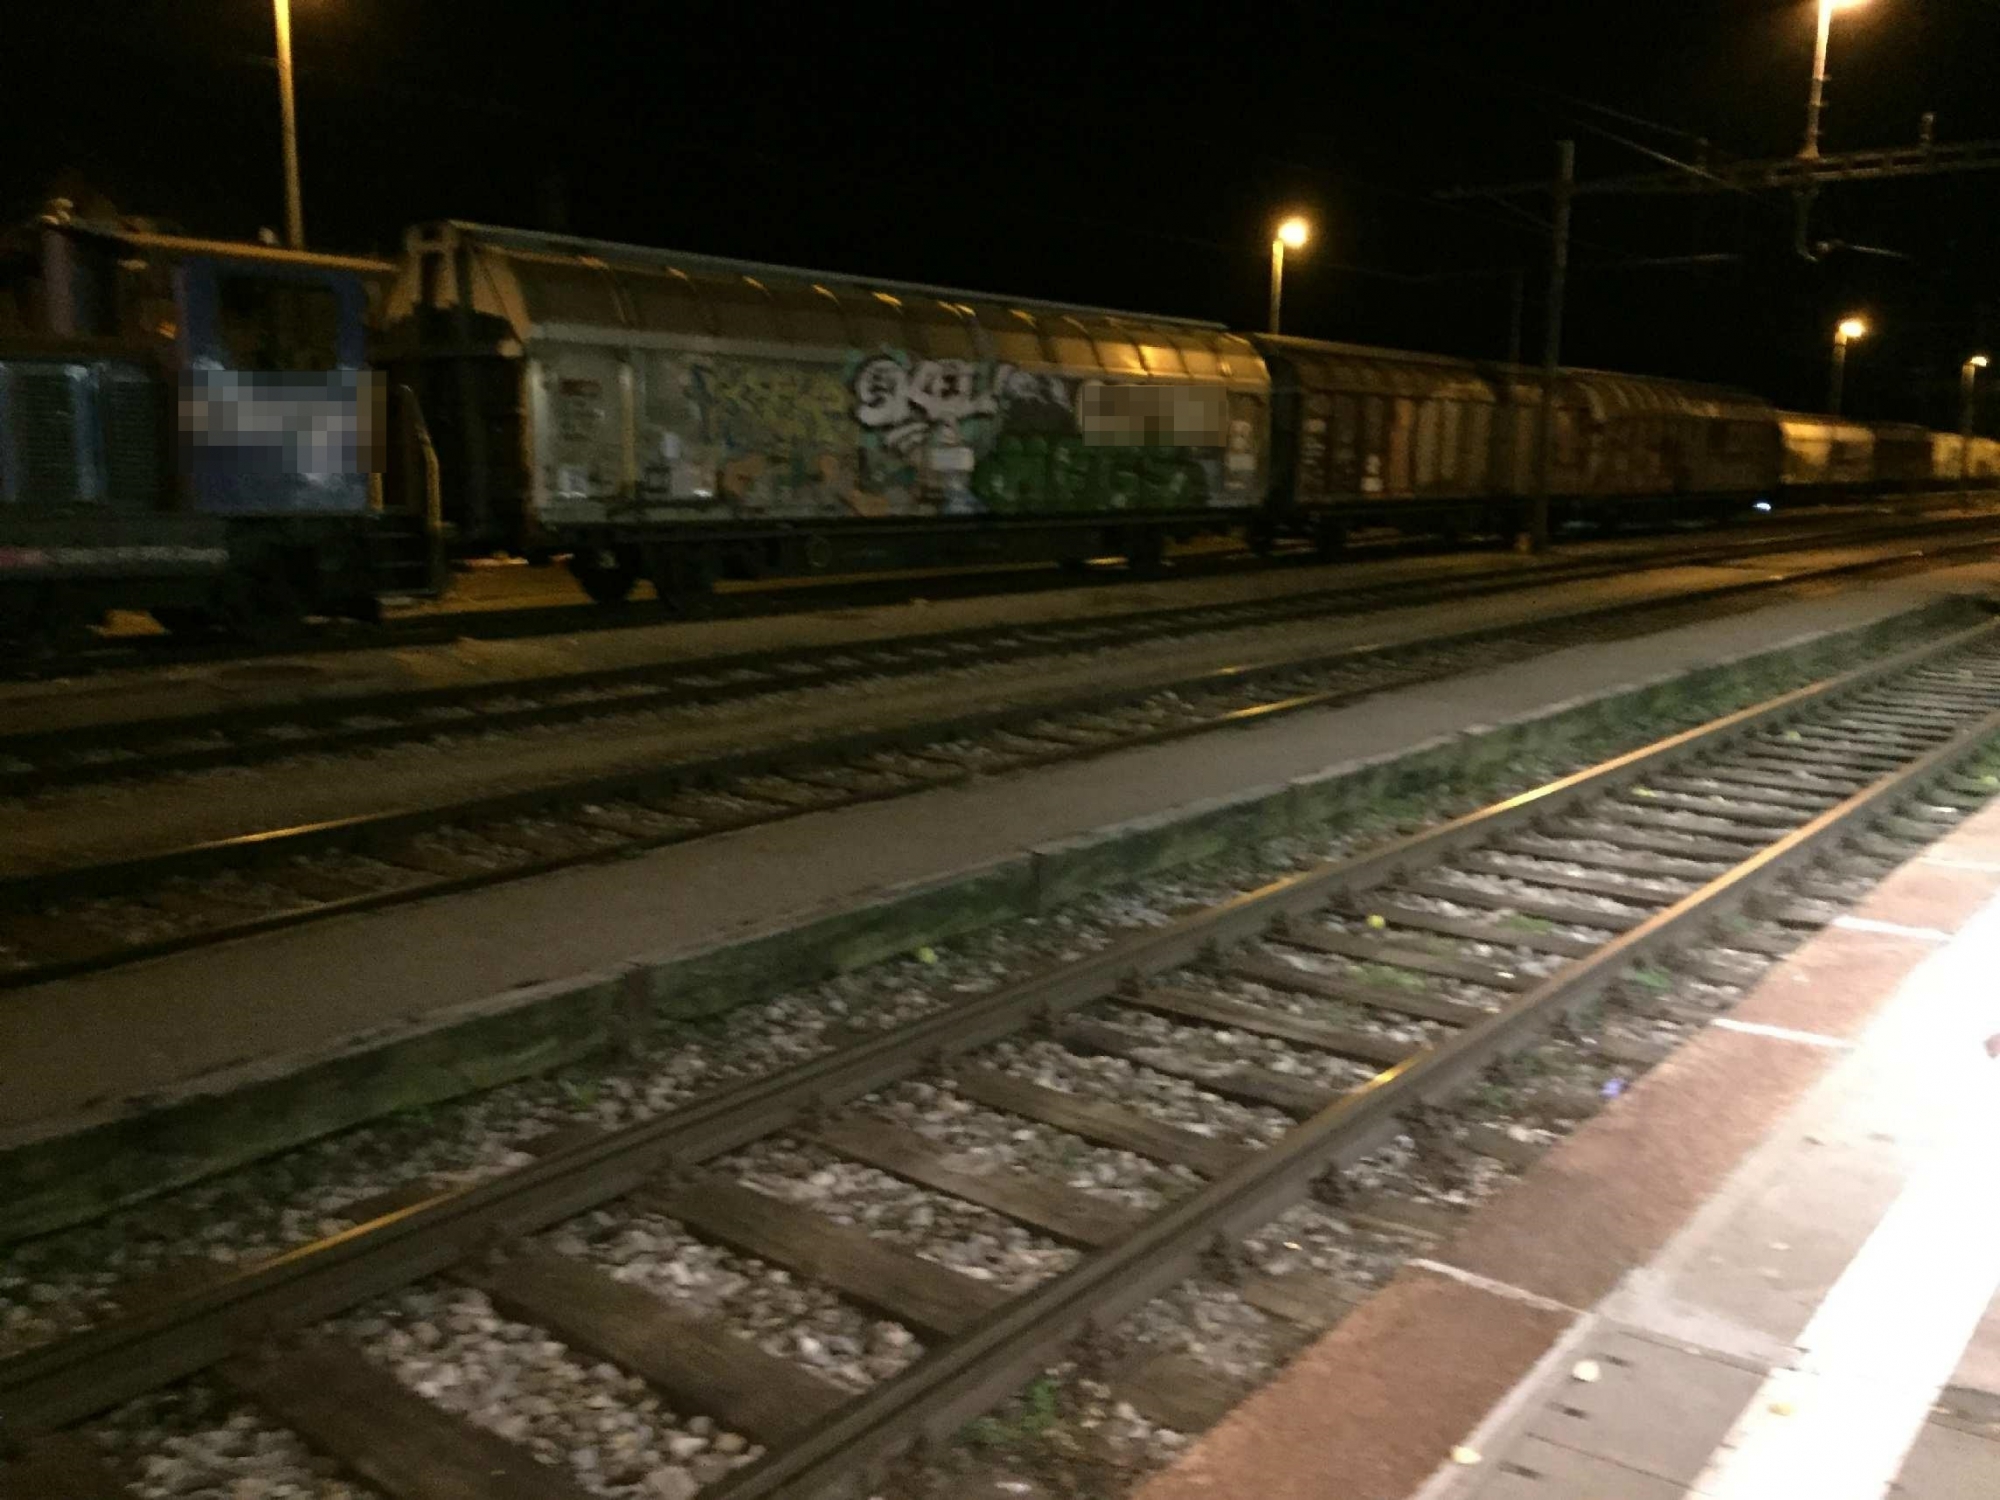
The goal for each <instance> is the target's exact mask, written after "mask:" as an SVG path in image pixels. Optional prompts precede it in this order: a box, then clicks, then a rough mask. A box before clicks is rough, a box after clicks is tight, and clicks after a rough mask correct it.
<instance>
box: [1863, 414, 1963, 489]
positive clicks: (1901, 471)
mask: <svg viewBox="0 0 2000 1500" xmlns="http://www.w3.org/2000/svg"><path fill="white" fill-rule="evenodd" d="M1869 429H1870V431H1872V432H1873V433H1874V434H1875V454H1874V471H1875V472H1874V480H1875V485H1876V487H1877V488H1878V489H1882V490H1918V489H1923V488H1925V487H1926V486H1928V485H1930V484H1931V483H1933V482H1934V481H1937V480H1940V479H1941V480H1942V482H1946V483H1949V482H1950V479H1951V478H1953V477H1956V476H1952V475H1946V476H1940V475H1938V474H1937V472H1936V467H1935V457H1936V455H1935V452H1934V445H1933V444H1932V442H1931V432H1930V430H1929V429H1928V428H1925V427H1918V426H1916V425H1915V424H1914V423H1910V422H1872V423H1870V424H1869Z"/></svg>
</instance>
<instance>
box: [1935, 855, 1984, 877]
mask: <svg viewBox="0 0 2000 1500" xmlns="http://www.w3.org/2000/svg"><path fill="white" fill-rule="evenodd" d="M1917 863H1918V864H1922V865H1936V866H1938V867H1939V868H1940V869H1945V870H1970V871H1972V872H1973V873H1974V874H1978V875H2000V862H1996V861H1994V860H1990V859H1959V858H1958V857H1957V856H1955V855H1951V854H1924V855H1919V856H1918V858H1917Z"/></svg>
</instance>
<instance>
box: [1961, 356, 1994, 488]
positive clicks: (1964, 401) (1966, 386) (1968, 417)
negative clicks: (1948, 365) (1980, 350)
mask: <svg viewBox="0 0 2000 1500" xmlns="http://www.w3.org/2000/svg"><path fill="white" fill-rule="evenodd" d="M1986 365H1987V359H1986V356H1985V355H1983V354H1975V355H1973V356H1972V358H1970V359H1968V360H1967V361H1966V362H1965V365H1964V367H1963V368H1962V369H1960V370H1959V372H1958V482H1959V483H1960V484H1961V485H1964V484H1966V483H1967V482H1968V481H1969V480H1970V479H1971V478H1972V405H1973V402H1974V401H1975V400H1977V399H1978V396H1979V391H1978V380H1979V372H1980V371H1981V370H1983V369H1985V368H1986Z"/></svg>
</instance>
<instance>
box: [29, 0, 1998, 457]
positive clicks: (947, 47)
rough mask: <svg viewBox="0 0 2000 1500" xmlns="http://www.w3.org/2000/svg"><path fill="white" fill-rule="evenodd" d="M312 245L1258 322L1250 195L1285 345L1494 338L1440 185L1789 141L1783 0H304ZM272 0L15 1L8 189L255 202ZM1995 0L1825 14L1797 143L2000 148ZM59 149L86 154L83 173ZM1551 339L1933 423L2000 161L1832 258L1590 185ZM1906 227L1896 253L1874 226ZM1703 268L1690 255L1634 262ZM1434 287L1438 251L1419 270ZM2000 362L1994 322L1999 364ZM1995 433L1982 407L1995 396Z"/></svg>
mask: <svg viewBox="0 0 2000 1500" xmlns="http://www.w3.org/2000/svg"><path fill="white" fill-rule="evenodd" d="M293 8H294V33H295V51H296V57H297V64H298V94H299V110H300V118H301V142H302V144H301V150H302V155H303V162H304V171H303V176H304V183H305V203H306V229H307V235H308V238H309V240H310V241H311V243H313V244H314V245H315V246H316V247H319V248H327V249H343V250H369V249H373V250H377V251H390V250H392V249H394V248H395V247H396V246H397V245H398V244H399V242H400V237H401V232H402V229H403V227H404V226H405V225H407V224H409V223H411V222H413V221H420V220H425V219H436V218H445V217H462V218H475V219H483V220H487V221H493V222H500V223H512V224H525V225H530V226H536V227H559V228H564V229H568V230H570V231H572V232H575V233H578V234H586V235H592V236H599V237H603V238H609V239H624V240H631V241H637V242H641V243H646V244H656V245H662V246H671V247H676V248H682V249H687V250H699V251H706V252H711V253H716V254H723V255H739V256H744V257H748V258H754V259H761V260H771V261H781V262H787V263H791V264H797V265H803V266H810V267H817V268H821V269H825V270H830V271H851V272H857V273H864V274H875V275H882V276H893V277H904V278H909V279H914V280H922V281H930V282H936V283H941V284H945V285H952V286H962V287H968V288H976V289H982V290H992V291H998V292H1013V293H1018V294H1022V295H1034V296H1042V297H1050V298H1058V299H1066V300H1074V301H1080V302H1087V303H1092V304H1097V305H1102V306H1109V307H1124V308H1135V309H1143V310H1148V311H1159V312H1169V313H1177V314H1183V315H1188V316H1194V317H1205V318H1213V319H1217V320H1221V321H1225V322H1228V323H1230V324H1232V325H1234V326H1237V327H1252V326H1256V325H1257V324H1258V323H1259V322H1260V320H1261V318H1262V316H1263V304H1264V295H1265V276H1266V274H1267V273H1266V265H1267V248H1266V247H1267V246H1268V244H1269V239H1270V225H1271V223H1272V221H1273V218H1274V216H1275V214H1276V212H1277V211H1278V210H1280V209H1285V208H1296V209H1300V210H1303V211H1304V212H1306V213H1307V214H1309V215H1310V216H1311V217H1312V218H1313V220H1314V221H1315V224H1316V225H1317V226H1318V228H1319V231H1320V233H1319V238H1318V239H1317V240H1316V242H1315V243H1314V244H1313V245H1312V246H1311V247H1310V248H1309V249H1308V250H1307V251H1306V252H1304V253H1303V254H1301V255H1300V256H1299V257H1297V258H1296V259H1294V260H1293V261H1292V262H1291V266H1290V274H1289V275H1288V278H1287V290H1286V326H1287V330H1288V331H1291V332H1298V333H1304V334H1311V335H1318V336H1322V337H1330V338H1345V339H1354V340H1359V341H1364V342H1371V343H1380V344H1387V345H1391V346H1395V347H1405V348H1427V349H1437V350H1443V351H1447V352H1453V353H1464V354H1471V355H1482V356H1496V355H1499V354H1501V353H1502V352H1504V350H1505V349H1506V346H1507V337H1508V322H1509V304H1510V291H1509V289H1510V286H1511V275H1510V273H1512V272H1514V271H1516V270H1525V271H1526V272H1527V278H1528V285H1529V288H1530V291H1529V297H1528V304H1527V308H1526V342H1525V346H1524V347H1525V351H1526V353H1527V355H1528V357H1529V358H1531V359H1532V358H1535V357H1537V356H1538V354H1539V348H1540V344H1539V329H1540V326H1541V323H1540V320H1541V312H1540V307H1539V284H1540V280H1541V276H1542V274H1543V273H1542V264H1543V259H1542V257H1543V254H1544V245H1545V238H1544V236H1543V233H1542V231H1541V230H1539V229H1538V228H1537V227H1536V225H1535V223H1533V222H1530V219H1529V218H1524V217H1523V213H1524V212H1525V213H1526V214H1527V215H1529V216H1531V217H1535V216H1540V215H1543V214H1544V213H1545V211H1546V203H1545V202H1537V201H1535V200H1534V199H1522V200H1516V201H1515V203H1514V205H1513V206H1512V207H1503V206H1496V205H1492V204H1483V203H1467V204H1455V205H1452V204H1444V203H1440V202H1438V201H1437V200H1436V198H1435V196H1434V195H1435V193H1436V191H1437V190H1438V189H1440V188H1445V187H1449V186H1452V185H1456V184H1478V183H1493V182H1506V181H1514V180H1518V179H1522V178H1540V177H1544V176H1546V174H1547V173H1548V171H1549V167H1550V162H1551V159H1552V154H1553V143H1554V141H1555V139H1556V138H1557V137H1558V136H1571V137H1573V138H1575V139H1576V140H1577V142H1578V170H1579V175H1580V176H1581V177H1582V178H1584V179H1589V178H1593V177H1603V176H1609V175H1615V174H1623V173H1628V172H1632V171H1643V170H1649V169H1651V168H1652V166H1653V164H1652V163H1651V162H1649V161H1648V160H1647V159H1646V158H1645V157H1644V156H1642V155H1639V154H1637V153H1635V152H1634V151H1633V150H1631V149H1630V148H1629V147H1628V146H1627V145H1625V144H1621V140H1620V138H1622V139H1623V140H1624V141H1629V142H1636V143H1638V144H1640V145H1643V146H1645V147H1648V148H1651V149H1653V150H1658V151H1664V152H1667V153H1669V154H1673V155H1687V154H1690V153H1692V152H1693V151H1694V150H1695V149H1696V147H1695V145H1694V139H1693V138H1694V137H1697V136H1700V137H1706V138H1707V139H1708V140H1709V141H1711V142H1712V143H1713V149H1714V152H1715V154H1716V156H1717V157H1719V158H1721V157H1728V156H1737V157H1757V156H1768V155H1785V154H1789V153H1791V152H1793V151H1795V150H1796V149H1797V147H1798V144H1799V137H1800V132H1801V130H1802V127H1803V120H1804V112H1805V94H1806V84H1807V75H1808V72H1809V69H1810V59H1811V49H1812V30H1813V6H1812V4H1811V3H1810V0H1676V3H1670V4H1669V3H1651V0H1594V3H1589V4H1584V3H1575V0H1531V3H1520V4H1509V3H1506V0H1489V3H1487V4H1483V5H1469V4H1459V3H1433V0H1402V3H1377V4H1366V3H1359V0H1354V3H1345V4H1331V3H1318V4H1307V3H1293V4H1279V3H1266V4H1258V3H1254V0H1250V3H1239V4H1235V5H1191V4H1171V3H1147V4H1137V3H1127V4H1120V5H1106V6H1090V5H1087V4H1081V3H1073V4H1070V5H1047V4H1043V3H1039V0H1024V3H1019V4H1013V5H1005V6H992V7H977V6H969V5H947V4H930V5H925V6H901V5H894V4H881V5H873V6H870V5H862V4H853V3H843V4H840V5H829V6H818V7H814V6H805V5H797V4H794V5H783V6H780V5H771V6H764V5H759V4H756V3H751V0H744V3H738V4H734V5H716V4H706V3H672V0H657V3H652V4H623V3H610V0H603V3H591V0H569V3H567V4H561V3H537V4H532V5H529V4H520V3H511V0H485V3H478V4H474V3H466V0H294V4H293ZM272 50H273V44H272V40H271V25H270V9H269V5H268V0H199V3H187V0H181V3H172V0H125V3H122V4H121V3H111V0H62V3H60V4H48V5H19V6H15V7H10V14H9V16H8V22H7V34H6V36H5V37H4V39H0V88H4V93H0V98H4V99H6V100H7V104H6V111H7V127H8V128H7V132H6V134H7V149H6V150H5V151H4V152H3V153H0V206H4V207H5V209H6V210H7V212H8V213H9V215H10V217H12V218H16V219H18V218H19V217H21V216H23V215H25V214H27V213H29V212H31V211H32V210H33V209H34V208H35V207H36V206H37V205H38V203H39V202H40V200H41V199H42V198H43V197H45V196H46V195H47V194H48V193H49V192H50V191H51V190H53V189H55V188H57V187H58V186H64V185H69V186H71V187H72V189H73V188H74V185H75V184H77V183H79V182H81V183H87V184H89V185H90V187H91V188H93V189H94V190H95V191H97V192H99V193H102V194H105V195H107V196H108V197H109V198H110V199H111V201H113V202H115V203H116V204H117V206H118V207H119V209H120V210H121V211H123V212H126V213H130V214H143V215H149V216H153V217H156V218H159V219H163V220H168V221H172V222H173V223H175V224H176V225H178V226H179V227H181V228H184V229H185V230H187V231H189V232H193V233H201V234H218V235H234V236H247V235H251V234H254V233H255V231H256V230H257V229H258V228H259V227H260V226H264V225H271V226H276V225H279V224H280V223H281V221H282V198H281V185H280V178H279V166H278V163H279V157H278V125H277V104H276V87H275V70H274V64H273V62H272ZM1996 64H2000V0H1869V3H1868V4H1867V5H1866V6H1864V7H1863V8H1860V9H1856V10H1851V11H1846V12H1843V13H1841V14H1840V15H1839V16H1837V17H1836V20H1835V34H1834V43H1833V51H1832V64H1831V69H1830V71H1831V73H1832V83H1831V84H1830V87H1829V110H1828V114H1827V123H1826V132H1827V134H1826V142H1825V149H1826V150H1828V151H1829V152H1832V151H1839V150H1843V149H1856V148H1862V147H1871V146H1888V145H1899V144H1908V143H1912V142H1914V140H1915V139H1916V135H1917V129H1918V117H1919V116H1920V115H1921V114H1922V113H1923V112H1924V111H1926V110H1934V111H1936V113H1937V117H1938V123H1937V137H1938V139H1939V140H1940V141H1964V140H1973V139H1985V138H2000V88H1996V87H1995V86H1994V84H1995V74H1996ZM78 174H80V176H79V175H78ZM1575 233H1576V244H1575V252H1574V253H1575V260H1576V266H1575V274H1574V278H1573V284H1572V301H1571V306H1570V316H1569V328H1568V338H1567V341H1566V345H1565V357H1566V359H1567V360H1568V361H1569V362H1571V363H1576V364H1588V365H1596V366H1600V367H1606V368H1617V369H1630V370H1641V371H1650V372H1656V373H1661V374H1672V375H1682V376H1689V377H1694V378H1700V379H1707V380H1716V381H1722V382H1727V383H1732V384H1738V385H1743V386H1747V387H1749V388H1751V389H1754V390H1757V391H1759V392H1762V393H1764V394H1766V395H1768V396H1771V397H1772V398H1774V399H1777V400H1779V401H1781V402H1783V403H1785V404H1788V405H1799V406H1807V407H1811V406H1816V405H1818V404H1819V403H1820V402H1821V400H1822V399H1823V395H1824V385H1825V367H1826V350H1825V345H1826V341H1827V339H1828V337H1829V336H1830V330H1831V325H1832V323H1833V321H1834V320H1835V318H1836V316H1837V315H1838V314H1840V313H1844V312H1847V311H1850V310H1860V311H1865V312H1866V313H1868V314H1869V315H1870V316H1871V318H1872V319H1873V320H1874V322H1875V323H1876V325H1877V328H1878V330H1879V333H1878V336H1877V337H1875V338H1872V339H1871V340H1869V341H1868V343H1867V345H1866V346H1865V347H1863V348H1860V349H1858V350H1857V351H1856V354H1855V357H1854V360H1853V362H1852V366H1851V369H1850V376H1849V380H1850V386H1849V389H1850V410H1853V411H1856V412H1858V413H1859V414H1862V415H1866V416H1878V417H1906V418H1912V419H1917V420H1923V421H1927V422H1929V423H1931V424H1932V425H1952V424H1953V423H1954V422H1955V395H1954V392H1955V382H1956V375H1957V369H1958V364H1959V362H1960V361H1961V360H1962V359H1963V358H1964V356H1965V354H1966V353H1968V352H1970V351H1971V350H1972V349H1974V348H1977V347H1983V346H1984V344H1985V343H1986V342H1988V341H1991V342H1994V343H2000V290H1996V285H1995V278H1994V271H1993V268H1994V266H1995V265H1996V264H2000V173H1985V174H1971V175H1961V176H1953V177H1944V178H1934V179H1930V180H1922V181H1916V182H1907V183H1899V184H1885V185H1857V186H1847V187H1839V188H1834V189H1830V190H1829V191H1828V192H1827V193H1826V194H1825V196H1824V197H1823V198H1822V201H1821V204H1820V207H1819V209H1818V211H1817V214H1816V217H1815V220H1814V235H1815V237H1816V238H1820V239H1828V240H1834V241H1839V242H1843V243H1844V244H1845V245H1846V246H1848V247H1850V248H1845V249H1836V250H1834V251H1833V252H1832V253H1831V254H1829V255H1828V256H1827V257H1826V258H1825V259H1824V260H1823V261H1821V262H1820V263H1818V264H1809V263H1806V262H1804V261H1802V260H1800V259H1799V258H1798V257H1797V256H1795V255H1794V254H1793V253H1792V250H1791V240H1792V210H1791V204H1790V202H1789V200H1788V199H1785V198H1782V197H1749V196H1744V195H1736V194H1730V195H1723V196H1715V197H1706V198H1692V199H1674V200H1671V201H1668V202H1664V203H1663V202H1662V201H1660V200H1633V199H1624V200H1619V199H1606V198H1590V199H1585V200H1583V201H1582V202H1581V203H1580V205H1579V210H1578V216H1577V220H1576V225H1575ZM1882 251H1886V252H1892V253H1889V254H1883V253H1876V252H1882ZM1696 255H1699V256H1726V257H1731V259H1728V260H1723V261H1708V262H1704V263H1700V264H1681V265H1674V266H1651V267H1646V266H1634V265H1618V264H1615V263H1617V262H1621V261H1631V260H1634V259H1641V258H1652V259H1657V258H1673V257H1687V256H1696ZM1414 278H1431V279H1414ZM1995 352H1996V353H2000V350H1996V351H1995ZM1990 407H1991V410H1990V411H1989V414H1988V420H1987V421H1985V422H1983V423H1982V425H1983V426H1984V427H1986V428H1987V430H1996V429H1995V423H1996V422H2000V401H1995V402H1992V403H1990Z"/></svg>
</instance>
